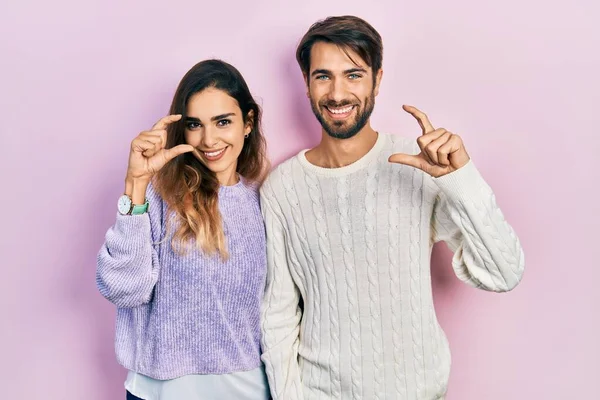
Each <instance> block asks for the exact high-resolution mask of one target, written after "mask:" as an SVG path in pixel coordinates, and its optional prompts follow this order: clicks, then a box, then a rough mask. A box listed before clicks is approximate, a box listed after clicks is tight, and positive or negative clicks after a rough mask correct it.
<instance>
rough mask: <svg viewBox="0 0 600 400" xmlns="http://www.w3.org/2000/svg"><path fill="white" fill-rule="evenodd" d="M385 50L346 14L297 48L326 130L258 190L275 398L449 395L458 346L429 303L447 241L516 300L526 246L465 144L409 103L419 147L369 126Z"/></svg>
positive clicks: (483, 281)
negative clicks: (435, 251) (433, 269)
mask: <svg viewBox="0 0 600 400" xmlns="http://www.w3.org/2000/svg"><path fill="white" fill-rule="evenodd" d="M382 50H383V46H382V41H381V37H380V35H379V34H378V33H377V31H376V30H375V29H374V28H373V27H372V26H371V25H369V24H368V23H367V22H365V21H363V20H361V19H359V18H356V17H351V16H346V17H331V18H327V19H325V20H324V21H320V22H317V23H316V24H314V25H313V26H311V27H310V29H309V30H308V32H307V33H306V35H305V36H304V37H303V38H302V40H301V42H300V44H299V46H298V50H297V53H296V56H297V60H298V63H299V64H300V67H301V69H302V72H303V75H304V79H305V82H306V88H307V95H308V97H309V99H310V103H311V105H312V109H313V112H314V114H315V116H316V117H317V119H318V120H319V122H320V123H321V126H322V128H323V129H322V139H321V142H320V144H319V145H318V146H317V147H315V148H313V149H310V150H308V151H306V150H305V151H301V152H300V153H299V154H298V155H297V156H295V157H293V158H291V159H289V160H287V161H286V162H284V163H282V164H281V165H280V166H279V167H278V168H276V169H275V170H274V171H273V172H272V173H271V175H270V176H269V178H268V179H267V181H266V182H265V184H264V186H263V188H262V190H261V202H262V207H263V214H264V218H265V223H266V227H267V237H268V239H267V240H268V277H267V289H266V293H265V299H264V305H263V312H262V319H263V323H262V329H263V343H262V346H263V360H264V362H265V365H266V370H267V374H268V377H269V381H270V385H271V392H272V395H273V398H274V399H276V400H278V399H282V400H294V399H313V398H315V399H324V400H325V399H327V400H328V399H366V400H371V399H411V400H412V399H443V398H444V395H445V393H446V387H447V382H448V376H449V370H450V351H449V346H448V342H447V340H446V337H445V335H444V333H443V331H442V329H441V328H440V326H439V324H438V322H437V319H436V315H435V311H434V307H433V299H432V293H431V276H430V254H431V248H432V246H433V244H434V243H435V242H437V241H440V240H443V241H445V242H446V243H447V244H448V246H449V247H450V249H451V250H452V251H453V252H454V258H453V263H452V264H453V268H454V271H455V273H456V275H457V276H458V278H460V279H461V280H462V281H464V282H466V283H468V284H470V285H472V286H474V287H478V288H481V289H484V290H489V291H495V292H505V291H509V290H511V289H512V288H514V287H515V286H516V285H517V284H518V283H519V281H520V280H521V277H522V274H523V265H524V261H523V260H524V259H523V252H522V249H521V246H520V244H519V241H518V239H517V237H516V235H515V233H514V232H513V230H512V228H511V227H510V226H509V225H508V223H507V222H506V221H505V220H504V217H503V214H502V212H501V211H500V209H499V208H498V206H497V205H496V202H495V198H494V195H493V193H492V190H491V189H490V187H489V186H488V185H487V184H486V183H485V181H484V180H483V178H482V177H481V175H480V174H479V172H478V171H477V169H476V168H475V165H474V164H473V162H472V161H471V160H470V158H469V155H468V153H467V151H466V149H465V146H464V144H463V142H462V140H461V138H460V137H459V136H457V135H455V134H453V133H451V132H449V131H447V130H445V129H442V128H437V129H436V128H435V127H433V126H432V124H431V122H430V121H429V119H428V118H427V116H426V115H425V114H423V113H422V112H421V111H419V110H418V109H416V108H414V107H411V106H404V110H405V111H406V112H408V113H410V114H411V115H412V116H413V117H414V118H415V119H416V120H417V122H418V123H419V125H420V127H421V129H422V131H423V134H422V135H421V136H420V137H419V138H418V140H417V141H416V143H415V142H414V140H408V139H403V138H401V137H398V136H392V135H388V134H384V133H379V132H377V131H375V130H374V129H373V128H372V127H371V125H370V122H369V117H370V115H371V112H372V111H373V107H374V103H375V97H376V96H377V93H378V91H379V85H380V83H381V77H382V74H383V71H382V67H381V64H382Z"/></svg>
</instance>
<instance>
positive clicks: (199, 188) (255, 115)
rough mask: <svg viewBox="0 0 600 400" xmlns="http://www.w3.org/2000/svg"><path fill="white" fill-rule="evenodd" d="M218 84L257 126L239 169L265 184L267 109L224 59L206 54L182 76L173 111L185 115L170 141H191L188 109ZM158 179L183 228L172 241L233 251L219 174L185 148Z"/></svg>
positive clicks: (222, 253)
mask: <svg viewBox="0 0 600 400" xmlns="http://www.w3.org/2000/svg"><path fill="white" fill-rule="evenodd" d="M208 88H215V89H219V90H222V91H224V92H226V93H227V94H228V95H229V96H231V97H233V98H234V99H235V100H236V101H237V102H238V105H239V107H240V109H241V111H242V116H243V119H244V124H250V125H251V126H252V130H251V131H250V135H249V136H248V137H247V138H246V139H245V142H244V147H243V148H242V152H241V153H240V155H239V157H238V162H237V169H236V172H237V173H238V174H239V175H241V176H242V177H243V178H244V179H246V180H247V181H249V183H250V184H253V185H256V186H259V185H260V184H261V183H262V182H263V180H264V178H265V176H266V173H267V172H268V169H269V162H268V160H267V157H266V142H265V139H264V136H263V134H262V130H261V114H262V113H261V109H260V107H259V106H258V104H257V103H256V101H255V100H254V98H253V97H252V94H251V93H250V89H249V88H248V85H247V84H246V81H245V80H244V78H243V77H242V74H241V73H240V72H239V71H238V70H237V69H236V68H235V67H233V66H232V65H230V64H228V63H226V62H224V61H221V60H205V61H201V62H199V63H198V64H196V65H194V66H193V67H192V68H191V69H190V70H189V71H188V72H187V73H186V74H185V76H184V77H183V78H182V80H181V82H180V83H179V86H178V87H177V90H176V92H175V95H174V97H173V102H172V103H171V108H170V111H169V113H170V114H171V115H172V114H181V115H182V116H183V117H182V118H181V119H180V120H179V121H177V122H176V123H173V124H171V125H169V127H168V128H167V143H166V147H167V148H171V147H174V146H177V145H179V144H184V143H186V142H185V122H184V121H185V115H186V111H187V104H188V101H189V100H190V98H191V97H192V96H193V95H194V94H196V93H199V92H201V91H203V90H205V89H208ZM153 185H154V187H155V188H156V191H157V192H158V194H159V195H160V196H161V197H162V198H163V200H164V201H165V202H166V203H167V205H168V207H169V210H170V211H172V212H173V213H172V214H171V213H169V214H170V215H173V216H174V217H175V220H174V221H173V220H169V221H168V226H169V225H171V223H176V224H177V225H178V228H177V230H176V232H175V234H174V236H173V238H172V241H171V245H172V246H173V248H174V249H175V250H178V251H181V250H187V249H189V247H190V246H189V245H190V244H192V243H193V241H194V240H195V242H196V245H197V247H198V248H199V249H200V250H201V251H203V252H205V253H206V254H209V255H214V254H219V255H220V256H221V257H222V258H224V259H226V258H227V257H228V251H227V243H226V240H225V234H224V232H223V222H222V218H221V213H220V211H219V199H218V194H219V187H220V185H219V181H218V180H217V177H216V175H215V174H214V172H212V171H211V170H210V169H208V168H207V167H206V166H205V165H204V164H202V163H201V162H200V161H198V159H197V158H196V157H195V156H194V155H193V153H185V154H182V155H180V156H178V157H176V158H175V159H174V160H172V161H171V162H169V163H168V164H167V165H165V166H164V167H163V168H162V169H161V170H160V171H159V172H158V173H157V174H156V176H155V177H154V181H153Z"/></svg>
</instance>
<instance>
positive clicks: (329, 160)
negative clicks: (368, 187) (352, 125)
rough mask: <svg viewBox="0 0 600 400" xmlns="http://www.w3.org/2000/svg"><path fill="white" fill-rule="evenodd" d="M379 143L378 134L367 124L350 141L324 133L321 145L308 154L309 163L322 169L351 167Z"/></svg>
mask: <svg viewBox="0 0 600 400" xmlns="http://www.w3.org/2000/svg"><path fill="white" fill-rule="evenodd" d="M375 142H377V132H375V131H374V130H373V128H371V125H370V124H369V123H367V124H366V125H365V126H364V127H363V128H362V129H361V130H360V132H358V133H357V134H356V135H354V136H352V137H351V138H349V139H336V138H333V137H331V136H329V134H327V132H325V131H322V138H321V143H319V145H318V146H316V147H315V148H313V149H311V150H309V151H307V152H306V154H305V156H306V159H307V160H308V162H310V163H311V164H313V165H316V166H318V167H321V168H340V167H345V166H346V165H350V164H352V163H354V162H356V161H358V160H360V159H361V158H362V157H364V155H365V154H367V153H368V152H369V150H371V149H372V148H373V146H375Z"/></svg>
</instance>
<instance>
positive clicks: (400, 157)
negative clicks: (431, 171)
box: [388, 153, 428, 171]
mask: <svg viewBox="0 0 600 400" xmlns="http://www.w3.org/2000/svg"><path fill="white" fill-rule="evenodd" d="M388 161H389V162H392V163H396V164H402V165H408V166H410V167H414V168H418V169H420V170H423V171H424V170H425V169H426V168H427V166H428V163H427V161H425V158H423V156H422V155H421V154H419V155H416V156H413V155H410V154H403V153H397V154H392V155H391V156H390V158H388Z"/></svg>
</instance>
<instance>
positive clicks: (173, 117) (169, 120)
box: [152, 114, 181, 130]
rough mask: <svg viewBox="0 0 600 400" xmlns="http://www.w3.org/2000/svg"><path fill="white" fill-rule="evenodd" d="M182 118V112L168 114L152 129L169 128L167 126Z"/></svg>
mask: <svg viewBox="0 0 600 400" xmlns="http://www.w3.org/2000/svg"><path fill="white" fill-rule="evenodd" d="M180 119H181V114H173V115H167V116H166V117H163V118H161V119H159V120H158V122H157V123H155V124H154V126H153V127H152V130H155V129H167V126H168V125H169V124H172V123H173V122H176V121H179V120H180Z"/></svg>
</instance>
